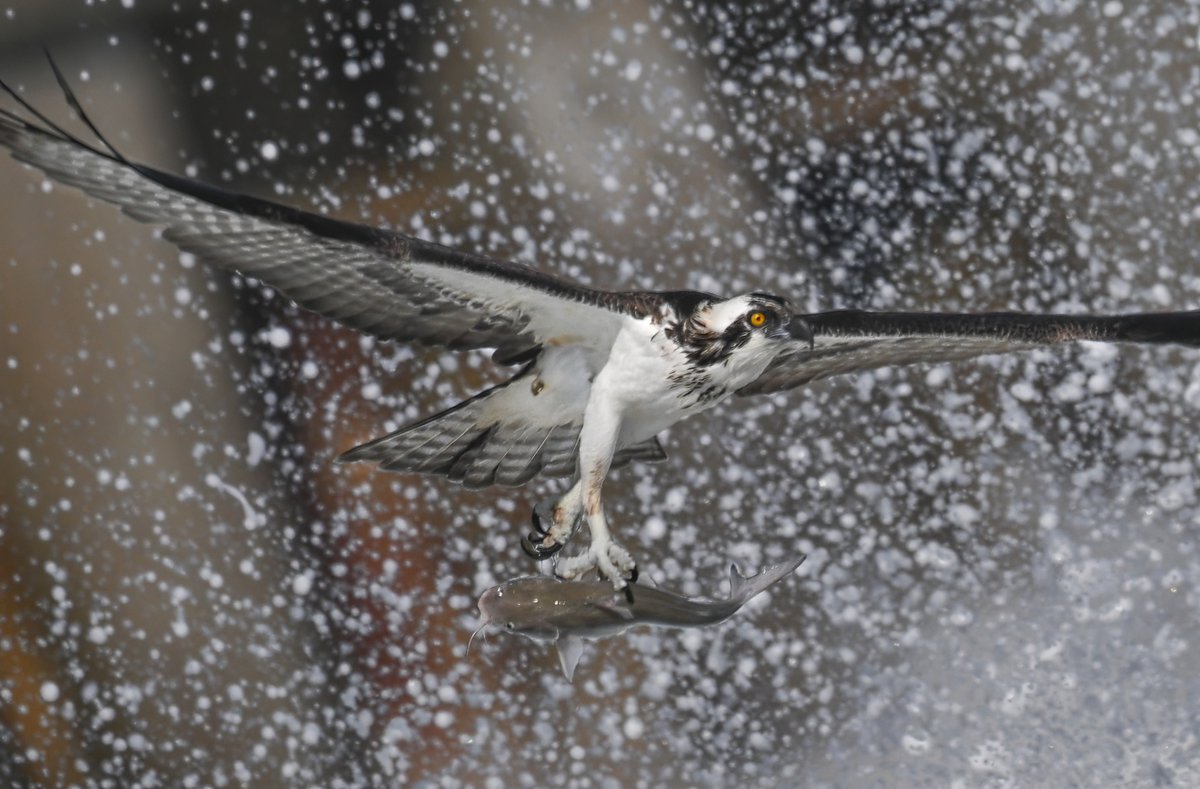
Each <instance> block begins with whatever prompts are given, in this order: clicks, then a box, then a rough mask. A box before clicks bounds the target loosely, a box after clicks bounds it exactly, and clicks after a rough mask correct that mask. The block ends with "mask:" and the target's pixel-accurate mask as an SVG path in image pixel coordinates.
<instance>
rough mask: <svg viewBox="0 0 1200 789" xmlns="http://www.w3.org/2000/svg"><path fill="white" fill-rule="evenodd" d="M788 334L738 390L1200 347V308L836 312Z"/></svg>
mask: <svg viewBox="0 0 1200 789" xmlns="http://www.w3.org/2000/svg"><path fill="white" fill-rule="evenodd" d="M791 333H792V335H793V337H795V339H793V340H790V341H787V340H785V342H786V346H785V347H784V349H783V350H782V351H781V352H780V353H779V354H778V355H777V356H776V357H775V359H774V360H773V361H772V362H771V364H770V365H769V366H768V367H767V369H766V370H765V371H763V374H762V375H760V376H759V377H758V378H757V379H755V380H754V381H753V382H752V383H750V384H749V385H747V386H744V387H742V388H741V389H740V390H738V394H766V393H768V392H780V391H783V390H785V389H792V388H794V387H797V386H802V385H804V384H806V383H809V382H811V381H816V380H819V379H821V378H828V377H830V376H832V375H841V374H843V373H853V372H858V371H860V370H872V369H875V368H877V367H891V366H893V365H902V364H913V363H916V362H950V361H957V360H959V359H969V358H971V357H972V356H982V355H984V354H989V353H1008V352H1010V351H1022V350H1028V349H1030V348H1035V347H1037V346H1041V345H1054V344H1057V343H1065V342H1074V341H1076V340H1096V341H1100V342H1138V343H1156V344H1179V345H1190V346H1192V347H1200V310H1198V311H1193V312H1161V313H1133V314H1128V315H1030V314H1023V313H1016V312H989V313H979V314H955V313H936V312H935V313H919V312H862V311H859V310H837V311H835V312H819V313H816V314H813V315H797V316H796V317H795V318H793V319H792V332H791ZM810 338H811V339H810Z"/></svg>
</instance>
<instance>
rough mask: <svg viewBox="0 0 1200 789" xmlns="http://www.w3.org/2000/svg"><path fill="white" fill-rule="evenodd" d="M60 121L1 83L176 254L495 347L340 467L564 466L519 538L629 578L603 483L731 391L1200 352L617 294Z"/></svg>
mask: <svg viewBox="0 0 1200 789" xmlns="http://www.w3.org/2000/svg"><path fill="white" fill-rule="evenodd" d="M50 66H51V68H52V69H53V71H54V74H55V76H56V78H57V79H58V82H59V85H60V87H61V88H62V90H63V93H64V96H65V98H66V101H67V103H68V105H69V106H70V107H71V108H72V109H73V110H74V112H75V114H76V115H77V116H78V117H79V119H80V121H81V122H82V123H83V124H84V125H85V126H86V127H87V128H88V129H89V131H90V132H91V134H92V135H94V137H95V142H86V141H84V140H83V139H81V138H79V137H78V136H76V135H75V134H73V133H71V132H68V131H66V130H65V129H63V128H62V127H61V126H59V125H58V124H56V123H55V122H54V121H52V120H51V119H49V118H48V117H47V116H46V115H44V114H42V113H41V112H39V111H38V110H37V109H36V108H35V107H32V106H31V105H30V104H29V103H28V102H26V101H25V100H24V99H23V98H22V96H21V95H20V93H19V92H17V91H16V90H14V89H12V88H11V87H9V86H8V85H6V84H4V83H3V82H0V88H2V89H3V90H4V91H5V92H6V93H7V94H8V95H9V97H10V98H11V99H12V100H13V101H14V102H15V103H16V105H17V107H16V108H14V109H0V145H3V146H4V147H6V148H8V149H9V151H10V153H11V154H12V155H13V156H14V157H15V158H16V159H18V160H20V161H22V162H25V163H26V164H29V165H32V166H34V167H36V168H38V169H40V170H42V171H44V172H45V173H46V174H47V175H48V176H49V177H51V178H53V179H55V180H57V181H60V182H61V183H64V184H68V185H70V186H74V187H78V188H79V189H82V190H83V191H84V192H87V193H88V194H90V195H92V196H94V197H97V198H99V199H101V200H104V201H107V202H110V203H114V204H116V205H117V206H119V207H120V208H121V209H122V210H123V211H124V212H125V213H126V214H128V215H130V216H132V217H133V218H135V219H137V220H140V221H143V222H149V223H153V224H157V225H161V226H163V228H164V230H163V236H164V237H165V238H166V239H168V240H170V241H171V242H173V243H174V244H176V245H177V246H178V247H179V248H180V249H182V250H185V251H187V252H190V253H192V254H194V255H196V256H197V257H198V258H200V259H202V260H205V261H207V262H209V263H211V264H214V265H217V266H220V267H222V268H226V269H231V270H233V271H236V272H239V273H240V274H242V275H244V276H247V277H252V278H255V279H257V280H259V281H261V282H263V283H265V284H267V285H270V286H272V287H274V288H276V289H278V290H279V291H280V292H282V293H283V294H285V295H286V296H288V297H289V298H290V299H292V300H293V301H295V302H296V303H297V304H298V305H300V306H302V307H305V308H307V309H309V310H312V311H314V312H317V313H319V314H321V315H324V316H325V317H327V318H329V319H331V320H334V321H336V322H338V323H341V324H344V325H346V326H349V327H350V328H352V329H356V330H358V331H361V332H364V333H366V334H369V335H372V336H374V337H377V338H380V339H382V340H391V341H396V342H413V343H419V344H424V345H440V346H444V347H447V348H451V349H455V350H468V349H491V350H492V359H493V360H494V361H495V362H496V363H497V364H499V365H504V366H513V367H515V368H516V372H515V374H514V375H513V376H512V377H511V378H510V379H509V380H508V381H506V382H504V383H502V384H500V385H498V386H495V387H493V388H491V389H488V390H486V391H484V392H481V393H479V394H478V395H475V396H474V397H472V398H470V399H469V400H466V401H465V402H462V403H459V404H458V405H456V406H454V407H453V408H450V409H449V410H447V411H444V412H442V413H440V414H436V415H434V416H431V417H429V418H428V419H425V420H423V421H420V422H417V423H415V424H412V425H408V426H406V427H403V428H401V429H399V430H397V431H395V432H393V433H390V434H388V435H385V436H382V437H380V438H377V439H375V440H373V441H370V442H368V443H366V444H362V445H361V446H357V447H354V448H353V449H350V450H349V451H347V452H345V453H344V454H343V455H341V456H340V457H339V458H338V460H339V461H340V462H352V461H369V462H373V463H376V464H378V465H379V466H380V467H382V468H384V469H387V470H391V471H401V472H409V473H419V474H433V475H438V476H443V477H448V478H450V479H452V480H456V481H458V482H460V483H462V484H463V485H466V486H468V487H486V486H489V485H502V486H519V485H523V484H525V483H526V482H529V481H530V480H532V479H534V478H535V477H538V476H542V477H570V478H571V480H572V481H571V483H570V486H569V487H568V489H567V490H566V492H565V493H563V494H562V496H561V497H559V498H557V500H553V501H551V502H547V503H543V504H541V505H538V506H537V507H535V508H534V514H533V531H532V532H530V533H529V535H528V536H526V537H524V538H523V539H522V541H521V543H522V546H523V547H524V549H525V551H526V552H527V553H529V554H530V555H531V556H533V557H534V558H537V559H543V558H547V557H550V556H552V555H553V554H555V553H556V552H557V551H558V550H559V549H561V548H562V547H563V546H564V545H565V544H566V543H567V541H568V540H569V538H570V537H571V535H572V534H573V532H574V531H575V530H576V527H577V526H578V525H579V524H580V523H586V524H587V527H588V530H589V531H590V534H591V542H590V545H589V546H588V548H587V549H586V550H584V551H583V552H582V553H580V554H578V555H576V556H572V557H569V558H566V559H561V560H560V561H559V562H558V564H557V566H556V573H557V574H558V575H560V576H561V577H564V578H573V577H578V576H580V575H582V574H584V573H586V572H588V571H590V570H592V569H595V570H597V571H598V572H599V573H600V574H601V575H602V576H604V577H607V578H609V579H611V580H612V582H613V584H614V586H617V587H621V586H623V585H624V584H625V583H627V582H629V581H632V580H635V579H636V577H637V565H636V563H635V562H634V560H633V557H632V556H631V555H630V554H629V552H628V551H626V550H625V549H624V548H622V547H621V546H620V545H619V544H618V543H617V542H615V541H614V540H613V539H612V536H611V534H610V531H609V525H608V522H607V520H606V519H605V516H604V505H603V499H602V496H601V492H602V490H603V487H604V481H605V479H606V478H607V476H608V474H609V472H610V471H612V470H613V469H616V468H619V467H621V466H623V465H625V464H627V463H629V462H631V461H635V460H637V461H657V460H662V459H664V458H665V457H666V454H665V452H664V450H663V447H662V445H661V444H660V443H659V441H658V438H657V436H658V434H659V433H660V432H661V431H663V430H665V429H666V428H668V427H670V426H671V425H673V424H675V423H676V422H678V421H679V420H681V419H684V418H685V417H688V416H691V415H692V414H695V413H698V412H700V411H704V410H707V409H709V408H712V407H713V406H715V405H717V404H719V403H721V402H723V401H725V400H727V399H729V398H731V397H733V396H735V395H757V394H768V393H772V392H782V391H785V390H789V389H793V388H796V387H798V386H802V385H804V384H807V383H810V382H812V381H816V380H818V379H822V378H827V377H829V376H833V375H841V374H844V373H853V372H858V371H862V370H870V369H874V368H878V367H883V366H892V365H903V364H911V363H917V362H947V361H954V360H960V359H967V358H970V357H974V356H979V355H982V354H992V353H1004V352H1010V351H1020V350H1027V349H1030V348H1034V347H1038V346H1044V345H1052V344H1056V343H1065V342H1071V341H1076V340H1095V341H1106V342H1136V343H1155V344H1161V343H1177V344H1183V345H1189V346H1192V347H1200V311H1192V312H1164V313H1134V314H1125V315H1053V314H1021V313H1010V312H1003V313H1000V312H993V313H975V314H966V313H964V314H952V313H937V312H930V313H906V312H865V311H860V310H836V311H832V312H820V313H813V314H800V313H797V312H796V311H795V309H794V308H793V306H792V304H791V302H789V301H788V299H786V298H783V297H780V296H776V295H772V294H769V293H759V292H753V293H745V294H741V295H736V296H733V297H731V298H723V297H720V296H715V295H713V294H710V293H701V292H697V291H683V290H675V291H612V290H603V289H599V288H592V287H587V286H585V285H581V284H579V283H577V282H573V281H571V280H569V279H565V278H562V277H558V276H555V275H553V274H549V273H546V272H543V271H538V270H537V269H534V268H531V267H529V266H526V265H523V264H520V263H513V262H508V261H504V260H497V259H494V258H490V257H484V256H482V255H477V254H473V253H471V252H467V251H462V250H456V249H451V248H449V247H445V246H442V245H440V244H435V243H432V242H429V241H425V240H423V239H420V238H416V237H413V236H409V235H405V234H403V233H399V232H396V231H394V230H387V229H381V228H376V227H371V226H367V225H362V224H357V223H353V222H346V221H341V220H338V219H334V218H331V217H328V216H324V215H321V214H316V213H311V212H307V211H302V210H299V209H296V208H292V207H289V206H285V205H281V204H279V203H276V202H272V201H269V200H264V199H260V198H257V197H252V196H249V195H244V194H238V193H235V192H231V191H228V190H225V189H221V188H218V187H215V186H211V185H208V184H205V183H201V182H199V181H196V180H193V179H190V178H185V177H181V176H178V175H173V174H171V173H168V172H164V171H161V170H157V169H155V168H153V167H149V166H147V165H143V164H139V163H137V162H135V161H132V160H130V159H127V158H126V157H125V156H124V155H122V154H121V153H120V152H119V151H118V150H117V149H116V148H114V147H113V146H112V145H111V144H109V142H108V141H107V140H106V139H105V137H104V135H103V134H101V133H100V131H99V130H98V129H97V128H96V126H95V124H94V123H92V121H91V120H90V119H89V118H88V116H87V114H86V113H85V112H84V111H83V108H82V106H81V105H80V103H79V101H78V100H77V99H76V97H75V96H74V94H73V93H72V92H71V89H70V87H69V86H68V85H67V82H66V80H65V79H64V78H63V75H62V74H61V72H60V71H59V69H58V68H57V66H55V64H54V62H53V61H51V63H50Z"/></svg>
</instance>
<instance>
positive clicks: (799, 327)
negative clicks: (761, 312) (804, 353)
mask: <svg viewBox="0 0 1200 789" xmlns="http://www.w3.org/2000/svg"><path fill="white" fill-rule="evenodd" d="M787 332H788V334H789V335H790V336H791V337H792V339H794V340H804V341H806V342H807V343H808V350H810V351H811V350H813V349H814V348H815V347H816V344H817V343H816V339H815V337H814V336H813V330H812V326H809V325H808V321H806V320H804V319H803V318H799V317H797V318H792V322H791V323H789V324H788V327H787Z"/></svg>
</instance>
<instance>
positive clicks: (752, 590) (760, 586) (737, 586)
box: [729, 553, 808, 605]
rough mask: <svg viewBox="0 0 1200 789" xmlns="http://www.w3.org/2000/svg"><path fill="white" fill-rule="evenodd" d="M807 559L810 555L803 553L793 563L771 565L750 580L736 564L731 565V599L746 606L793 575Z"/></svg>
mask: <svg viewBox="0 0 1200 789" xmlns="http://www.w3.org/2000/svg"><path fill="white" fill-rule="evenodd" d="M807 558H808V555H807V554H803V553H802V554H800V555H799V556H798V557H797V558H795V559H793V560H791V561H787V562H783V563H781V564H774V565H771V566H770V567H768V568H767V569H765V570H763V571H762V572H760V573H759V574H758V575H754V576H751V577H750V578H747V577H746V576H744V575H742V572H741V570H739V569H738V566H737V565H736V564H731V565H730V566H729V599H730V600H736V601H737V603H738V605H742V604H744V603H745V602H746V601H747V600H749V599H750V598H752V597H754V596H756V595H758V594H761V593H762V592H763V591H764V590H765V589H766V588H767V587H769V586H771V585H773V584H776V583H778V582H779V581H780V580H782V579H783V578H786V577H787V576H789V575H791V574H792V573H793V572H794V571H795V570H796V568H797V567H799V566H800V565H801V564H803V563H804V560H805V559H807Z"/></svg>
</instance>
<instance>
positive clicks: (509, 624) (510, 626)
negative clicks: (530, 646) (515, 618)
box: [504, 622, 513, 630]
mask: <svg viewBox="0 0 1200 789" xmlns="http://www.w3.org/2000/svg"><path fill="white" fill-rule="evenodd" d="M504 627H505V629H506V630H512V629H513V623H512V622H505V623H504Z"/></svg>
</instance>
